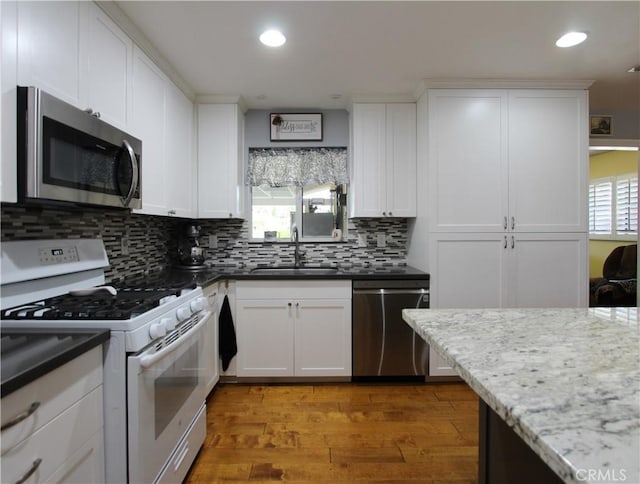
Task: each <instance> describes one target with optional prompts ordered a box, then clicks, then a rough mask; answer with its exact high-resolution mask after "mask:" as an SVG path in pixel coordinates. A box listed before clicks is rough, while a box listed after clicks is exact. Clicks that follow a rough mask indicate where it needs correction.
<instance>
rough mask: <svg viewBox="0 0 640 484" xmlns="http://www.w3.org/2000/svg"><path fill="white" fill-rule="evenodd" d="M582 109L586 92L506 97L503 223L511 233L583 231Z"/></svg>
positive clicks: (585, 169) (586, 156) (518, 93)
mask: <svg viewBox="0 0 640 484" xmlns="http://www.w3.org/2000/svg"><path fill="white" fill-rule="evenodd" d="M587 110H588V101H587V91H565V90H542V91H538V90H516V91H510V92H509V206H510V220H509V223H510V224H511V225H512V227H513V228H514V229H515V230H517V231H519V232H584V231H586V230H587V206H588V204H587V183H588V182H587V180H588V176H589V174H588V160H589V153H588V149H589V148H588V147H589V144H588V143H589V140H588V133H589V130H588V126H587V120H588V112H587Z"/></svg>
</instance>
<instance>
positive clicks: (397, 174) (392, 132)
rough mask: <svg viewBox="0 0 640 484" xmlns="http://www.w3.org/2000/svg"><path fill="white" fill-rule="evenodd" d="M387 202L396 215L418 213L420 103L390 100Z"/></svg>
mask: <svg viewBox="0 0 640 484" xmlns="http://www.w3.org/2000/svg"><path fill="white" fill-rule="evenodd" d="M386 120H387V139H386V143H387V146H386V152H387V168H386V170H387V172H386V181H387V183H386V184H387V206H386V213H387V215H388V216H390V217H391V216H393V217H415V216H416V105H415V104H414V103H402V104H387V108H386Z"/></svg>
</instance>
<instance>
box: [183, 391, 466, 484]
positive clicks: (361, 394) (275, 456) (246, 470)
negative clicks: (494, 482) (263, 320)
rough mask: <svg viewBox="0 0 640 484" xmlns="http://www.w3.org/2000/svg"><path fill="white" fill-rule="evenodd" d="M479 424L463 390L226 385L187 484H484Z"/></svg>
mask: <svg viewBox="0 0 640 484" xmlns="http://www.w3.org/2000/svg"><path fill="white" fill-rule="evenodd" d="M477 419H478V400H477V397H476V396H475V394H474V393H473V391H472V390H471V389H469V388H468V387H467V386H466V385H464V384H461V383H453V384H450V383H444V384H405V383H401V384H388V383H385V384H363V383H357V384H348V383H335V384H313V385H311V384H274V385H244V384H220V385H218V386H217V388H216V390H215V391H214V392H213V393H212V394H211V395H210V397H209V399H208V401H207V437H206V440H205V444H204V446H203V448H202V449H201V451H200V453H199V454H198V457H197V459H196V461H195V462H194V464H193V466H192V468H191V470H190V472H189V475H188V476H187V478H186V480H185V482H186V483H187V484H204V483H208V484H210V483H217V482H219V483H224V482H234V483H242V482H245V483H247V484H249V483H251V484H260V483H272V482H273V481H280V480H283V481H287V482H288V483H289V484H296V483H297V484H312V483H331V484H346V483H350V482H356V481H357V482H363V483H366V484H383V483H384V484H410V483H411V484H415V483H420V484H476V483H477V481H476V479H477V459H478V457H477V442H478V431H477V421H478V420H477Z"/></svg>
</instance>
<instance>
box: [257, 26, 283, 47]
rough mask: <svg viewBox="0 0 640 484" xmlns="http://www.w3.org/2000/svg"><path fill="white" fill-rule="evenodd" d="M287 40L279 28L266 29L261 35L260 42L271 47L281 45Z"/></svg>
mask: <svg viewBox="0 0 640 484" xmlns="http://www.w3.org/2000/svg"><path fill="white" fill-rule="evenodd" d="M286 41H287V39H286V37H285V36H284V35H282V32H280V31H279V30H266V31H265V32H262V34H261V35H260V42H262V43H263V44H264V45H268V46H269V47H280V46H281V45H282V44H284V43H285V42H286Z"/></svg>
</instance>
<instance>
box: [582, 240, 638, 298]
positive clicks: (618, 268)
mask: <svg viewBox="0 0 640 484" xmlns="http://www.w3.org/2000/svg"><path fill="white" fill-rule="evenodd" d="M637 254H638V245H637V244H632V245H621V246H620V247H616V248H615V249H613V251H611V254H609V255H608V256H607V258H606V259H605V261H604V265H603V267H602V277H594V278H591V279H590V280H589V306H592V307H593V306H636V285H637V279H636V277H637V268H638V263H637V260H638V259H637V257H638V255H637Z"/></svg>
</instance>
